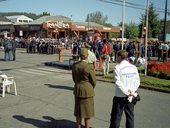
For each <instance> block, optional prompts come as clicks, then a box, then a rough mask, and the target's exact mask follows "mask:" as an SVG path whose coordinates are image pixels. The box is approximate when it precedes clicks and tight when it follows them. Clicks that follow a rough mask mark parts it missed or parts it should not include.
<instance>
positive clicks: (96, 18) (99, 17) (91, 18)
mask: <svg viewBox="0 0 170 128" xmlns="http://www.w3.org/2000/svg"><path fill="white" fill-rule="evenodd" d="M107 20H108V17H107V16H104V15H103V13H102V12H100V11H96V12H93V13H89V14H87V17H86V20H85V21H86V22H95V23H97V24H101V25H107V26H108V25H111V24H108V23H106V22H107Z"/></svg>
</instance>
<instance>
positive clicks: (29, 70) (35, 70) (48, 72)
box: [28, 69, 51, 74]
mask: <svg viewBox="0 0 170 128" xmlns="http://www.w3.org/2000/svg"><path fill="white" fill-rule="evenodd" d="M28 70H29V71H35V72H40V73H47V74H50V73H51V72H48V71H42V70H37V69H28Z"/></svg>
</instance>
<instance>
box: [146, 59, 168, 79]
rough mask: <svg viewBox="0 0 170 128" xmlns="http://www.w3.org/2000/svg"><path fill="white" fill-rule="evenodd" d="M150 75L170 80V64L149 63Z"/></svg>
mask: <svg viewBox="0 0 170 128" xmlns="http://www.w3.org/2000/svg"><path fill="white" fill-rule="evenodd" d="M148 75H151V76H154V77H159V78H162V79H170V62H164V63H161V62H149V63H148Z"/></svg>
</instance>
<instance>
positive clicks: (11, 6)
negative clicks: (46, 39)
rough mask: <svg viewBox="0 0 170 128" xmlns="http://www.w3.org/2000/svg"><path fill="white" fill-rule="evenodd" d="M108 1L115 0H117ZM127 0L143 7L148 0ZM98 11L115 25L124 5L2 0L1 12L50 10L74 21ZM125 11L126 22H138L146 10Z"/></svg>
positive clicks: (161, 2)
mask: <svg viewBox="0 0 170 128" xmlns="http://www.w3.org/2000/svg"><path fill="white" fill-rule="evenodd" d="M107 1H113V2H115V1H116V0H107ZM117 1H120V0H117ZM126 1H127V2H131V3H135V4H140V5H143V7H145V5H146V0H126ZM150 2H153V3H154V7H156V8H159V9H160V8H161V9H164V8H165V0H150ZM119 4H121V3H119ZM168 9H169V10H170V0H168ZM157 10H158V9H157ZM96 11H100V12H102V13H103V15H104V16H107V17H108V21H107V22H108V23H111V24H112V25H114V26H117V25H118V23H120V22H121V21H122V6H120V5H115V4H111V3H106V2H101V1H99V0H6V1H2V0H0V12H28V13H36V14H42V13H43V12H48V13H50V14H51V15H52V16H55V15H63V16H67V17H71V18H72V20H74V21H85V19H86V17H87V14H88V13H93V12H96ZM125 11H126V12H125V23H129V22H135V23H137V24H138V23H139V22H140V18H141V14H144V13H145V11H144V10H140V9H134V8H129V7H125ZM158 13H159V12H158ZM159 17H160V18H161V19H164V13H159ZM167 19H168V20H169V19H170V15H169V16H167Z"/></svg>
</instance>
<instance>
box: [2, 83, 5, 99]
mask: <svg viewBox="0 0 170 128" xmlns="http://www.w3.org/2000/svg"><path fill="white" fill-rule="evenodd" d="M2 97H5V85H2Z"/></svg>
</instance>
